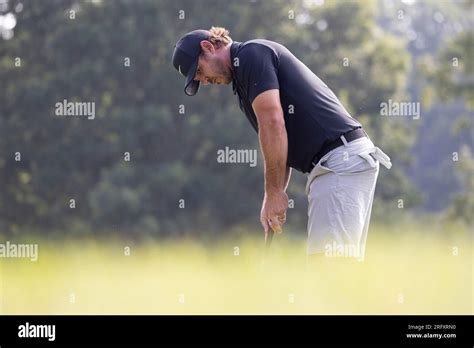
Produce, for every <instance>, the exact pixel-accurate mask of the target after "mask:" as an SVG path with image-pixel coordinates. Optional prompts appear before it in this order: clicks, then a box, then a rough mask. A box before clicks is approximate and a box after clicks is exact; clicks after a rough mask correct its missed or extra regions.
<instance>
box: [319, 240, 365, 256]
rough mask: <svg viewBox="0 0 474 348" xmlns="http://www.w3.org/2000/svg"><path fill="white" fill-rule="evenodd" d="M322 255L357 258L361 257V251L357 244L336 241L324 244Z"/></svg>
mask: <svg viewBox="0 0 474 348" xmlns="http://www.w3.org/2000/svg"><path fill="white" fill-rule="evenodd" d="M324 256H326V257H348V258H355V259H357V260H362V259H363V253H362V251H361V248H360V246H359V245H355V244H340V243H336V242H332V243H328V244H326V245H325V246H324Z"/></svg>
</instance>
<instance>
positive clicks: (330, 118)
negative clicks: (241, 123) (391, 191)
mask: <svg viewBox="0 0 474 348" xmlns="http://www.w3.org/2000/svg"><path fill="white" fill-rule="evenodd" d="M231 59H232V64H233V68H234V81H233V89H234V93H235V94H237V95H238V97H239V104H240V108H241V110H242V111H243V112H244V113H245V115H246V116H247V118H248V120H249V121H250V123H251V124H252V126H253V128H254V129H255V130H256V131H257V132H258V123H257V118H256V116H255V113H254V111H253V108H252V102H253V101H254V99H255V97H257V96H258V95H259V94H260V93H262V92H265V91H267V90H270V89H279V90H280V102H281V106H282V108H283V113H284V117H285V127H286V131H287V134H288V162H287V164H288V166H290V167H292V168H295V169H296V170H299V171H301V172H303V173H307V172H309V171H310V169H311V161H312V159H313V157H314V156H315V155H316V154H317V153H318V152H319V151H320V150H321V148H322V147H323V146H325V145H326V144H328V143H330V142H332V141H334V140H336V139H337V138H339V137H340V136H341V135H342V134H344V133H346V132H349V131H351V130H353V129H356V128H360V127H361V125H360V123H359V122H357V121H356V120H355V119H353V118H352V117H351V116H350V115H349V113H348V112H347V110H346V109H345V108H344V107H343V106H342V104H341V102H340V101H339V99H337V97H336V95H335V94H334V93H333V92H332V91H331V90H330V89H329V87H328V86H326V84H325V83H324V82H323V81H321V80H320V79H319V78H318V77H317V76H316V75H315V74H314V73H313V72H312V71H311V70H310V69H309V68H308V67H307V66H306V65H304V64H303V63H302V62H301V61H300V60H298V59H297V58H296V57H295V56H294V55H293V54H292V53H291V52H290V51H289V50H288V49H287V48H286V47H284V46H283V45H280V44H279V43H276V42H273V41H268V40H260V39H257V40H251V41H246V42H243V43H241V42H233V43H232V46H231Z"/></svg>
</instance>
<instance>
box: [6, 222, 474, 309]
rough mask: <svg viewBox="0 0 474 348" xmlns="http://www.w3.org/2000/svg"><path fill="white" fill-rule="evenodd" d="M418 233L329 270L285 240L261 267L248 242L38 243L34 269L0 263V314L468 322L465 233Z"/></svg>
mask: <svg viewBox="0 0 474 348" xmlns="http://www.w3.org/2000/svg"><path fill="white" fill-rule="evenodd" d="M420 230H421V228H420V226H413V225H412V226H404V227H403V228H397V229H396V228H394V227H392V228H390V227H382V226H375V225H374V226H373V227H372V228H371V231H370V233H369V240H368V245H367V253H366V261H365V262H364V263H356V264H348V263H347V262H335V263H334V264H330V265H327V264H326V263H325V264H321V265H320V264H309V265H308V264H307V260H306V256H305V241H304V240H292V239H290V238H288V235H285V234H283V235H282V236H276V237H275V238H274V241H273V245H272V249H271V252H270V255H269V256H268V257H267V260H266V263H265V265H262V257H263V242H262V240H261V239H255V238H247V239H243V240H238V241H237V240H229V239H226V240H222V241H220V242H218V243H214V244H212V245H206V243H203V242H198V241H195V240H194V241H193V240H182V241H173V242H172V241H166V242H154V243H146V244H140V245H132V246H131V250H130V255H129V256H127V255H125V253H124V247H125V246H127V243H124V242H121V241H119V240H114V241H108V242H105V241H93V240H63V241H55V242H52V241H46V240H38V241H37V242H38V243H39V259H38V261H36V262H31V261H29V260H27V259H0V314H472V312H473V306H472V304H473V291H472V289H473V283H472V281H473V273H472V261H473V260H472V249H471V248H472V239H471V235H470V234H469V231H467V230H466V229H465V228H461V227H451V228H448V229H446V228H440V227H439V226H438V227H433V228H431V229H430V230H428V229H427V228H424V230H423V231H420ZM10 241H11V242H13V241H12V240H10ZM1 242H2V243H3V241H1ZM236 246H238V248H239V255H235V254H234V252H235V249H234V247H236ZM456 251H457V253H456Z"/></svg>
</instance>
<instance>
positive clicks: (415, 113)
mask: <svg viewBox="0 0 474 348" xmlns="http://www.w3.org/2000/svg"><path fill="white" fill-rule="evenodd" d="M420 109H421V107H420V102H397V101H393V100H392V99H389V100H388V102H382V103H380V115H381V116H401V117H412V118H413V119H414V120H418V119H419V118H420V116H421V115H420Z"/></svg>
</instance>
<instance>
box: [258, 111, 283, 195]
mask: <svg viewBox="0 0 474 348" xmlns="http://www.w3.org/2000/svg"><path fill="white" fill-rule="evenodd" d="M268 119H269V121H268V122H266V123H265V125H261V126H260V127H259V139H260V146H261V148H262V152H263V157H264V161H265V192H266V193H272V192H279V191H285V189H286V186H287V183H288V179H289V173H288V171H287V165H286V162H287V157H288V136H287V133H286V128H285V124H284V122H278V121H271V120H274V119H278V117H271V116H268Z"/></svg>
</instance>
